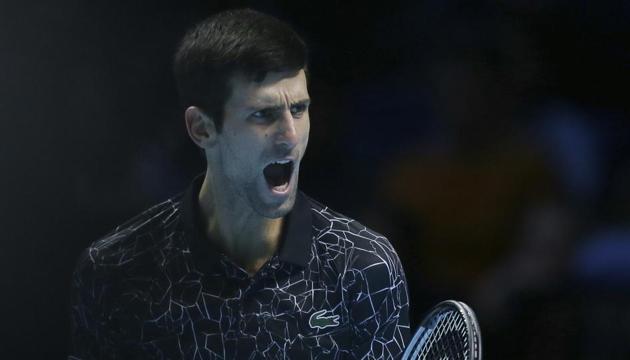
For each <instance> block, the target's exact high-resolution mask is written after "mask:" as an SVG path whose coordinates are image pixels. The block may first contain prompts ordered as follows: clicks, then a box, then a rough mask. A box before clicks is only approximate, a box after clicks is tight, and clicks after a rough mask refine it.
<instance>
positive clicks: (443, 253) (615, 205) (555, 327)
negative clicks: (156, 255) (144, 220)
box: [0, 0, 630, 360]
mask: <svg viewBox="0 0 630 360" xmlns="http://www.w3.org/2000/svg"><path fill="white" fill-rule="evenodd" d="M242 6H251V7H254V8H256V9H259V10H263V11H266V12H268V13H271V14H273V15H276V16H278V17H280V18H282V19H284V20H286V21H288V22H289V23H291V24H292V25H293V26H294V27H295V28H296V29H297V30H298V31H299V32H300V33H301V34H302V35H303V36H304V37H305V38H306V39H307V41H308V43H309V44H310V47H311V57H310V58H311V64H312V65H311V74H312V77H311V79H312V81H311V83H310V93H311V96H312V98H313V105H312V110H311V128H312V130H311V140H310V145H309V149H310V150H309V152H307V155H306V158H305V162H304V165H303V170H302V176H301V179H300V180H301V187H302V189H303V190H305V191H306V192H307V193H309V194H310V195H311V196H313V197H314V198H316V199H318V200H320V201H322V202H324V203H326V204H328V205H330V206H331V207H332V208H334V209H336V210H338V211H340V212H342V213H345V214H347V215H349V216H351V217H354V218H357V219H359V220H360V221H361V222H363V223H364V224H367V225H368V226H370V227H372V228H373V229H375V230H377V231H379V232H381V233H384V234H385V235H387V236H388V238H389V239H390V240H391V241H392V243H393V244H394V246H395V247H396V249H397V251H398V253H399V254H400V256H401V258H402V260H403V263H404V266H405V269H406V272H407V277H408V280H409V290H410V293H411V301H412V302H411V303H412V324H413V325H414V327H415V325H417V323H418V322H419V321H420V320H421V318H422V316H423V313H424V312H425V311H427V310H428V309H429V308H430V307H431V305H432V304H434V303H436V302H438V301H440V300H444V299H447V298H457V299H461V300H464V301H466V302H468V303H469V304H471V305H472V307H473V308H474V309H475V310H476V311H477V314H478V317H479V319H480V321H481V326H482V331H483V334H484V350H485V355H486V358H487V359H609V360H610V359H630V221H629V220H630V187H629V185H630V124H629V122H628V121H629V118H630V101H628V100H629V96H628V93H629V91H628V84H629V83H630V81H629V80H630V78H629V76H628V75H629V66H630V65H629V64H630V56H629V53H630V47H629V46H628V44H629V43H630V42H629V41H628V39H629V35H630V28H629V23H630V21H629V20H630V6H629V4H628V2H624V1H597V2H596V1H584V0H580V1H559V0H548V1H524V0H511V1H496V2H495V1H474V2H473V1H462V2H455V1H435V0H429V1H387V2H375V3H373V4H370V3H368V2H367V1H318V2H308V3H307V2H304V3H299V4H298V2H290V1H286V2H280V1H271V0H261V1H249V2H248V1H214V2H211V1H203V2H202V1H179V2H175V1H172V2H167V1H157V2H143V3H141V2H134V1H126V2H123V1H89V2H88V1H71V0H61V1H54V2H52V1H48V2H45V1H36V2H17V1H16V2H7V1H2V2H0V134H1V135H0V136H1V138H0V165H1V167H0V169H1V171H2V174H1V176H0V189H2V193H1V197H0V199H1V200H2V201H1V202H0V211H1V212H0V219H1V220H0V221H1V223H0V225H1V227H2V236H1V237H0V267H1V268H0V274H1V276H0V281H1V283H0V291H1V292H2V296H0V299H1V300H0V309H1V310H0V311H1V314H0V315H1V319H2V324H1V325H0V331H1V333H0V358H2V359H58V358H64V357H65V355H66V351H67V343H68V334H69V321H68V307H69V304H68V293H69V286H70V276H71V273H72V269H73V266H74V263H75V261H76V258H77V256H78V254H79V253H80V252H81V250H82V249H83V248H85V247H86V246H88V245H89V244H90V243H91V242H92V241H94V240H96V239H97V238H99V237H100V236H102V235H103V234H105V233H106V232H108V231H109V230H110V229H112V228H113V227H114V226H115V225H116V224H119V223H121V222H123V221H124V220H126V219H127V218H129V217H131V216H133V215H134V214H136V213H139V212H140V211H142V210H144V209H145V208H147V207H148V206H150V205H152V204H154V203H157V202H160V201H162V200H164V199H165V198H167V197H169V196H171V195H174V194H176V193H178V192H180V191H182V190H183V189H184V188H185V187H186V186H187V185H188V183H189V181H190V180H191V178H192V177H193V176H194V175H196V174H197V173H199V172H201V171H203V169H204V164H203V162H202V159H201V157H200V156H199V154H198V152H197V151H196V149H195V147H194V146H193V145H192V143H191V142H190V141H189V140H188V138H187V136H186V134H185V130H184V126H183V119H182V111H181V109H180V108H179V105H178V101H177V94H176V91H175V86H174V80H173V78H172V75H171V59H172V54H173V51H174V49H175V47H176V43H177V41H178V39H179V38H180V37H181V36H182V35H183V33H184V31H185V29H186V28H188V27H189V26H190V25H192V24H194V23H195V22H197V21H199V20H201V19H202V18H204V17H206V16H207V15H209V14H211V13H213V12H215V11H218V10H221V9H225V8H229V7H242Z"/></svg>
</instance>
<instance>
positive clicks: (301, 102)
mask: <svg viewBox="0 0 630 360" xmlns="http://www.w3.org/2000/svg"><path fill="white" fill-rule="evenodd" d="M310 103H311V99H302V100H298V101H295V102H292V103H290V104H289V107H293V106H296V105H304V106H309V105H310ZM283 108H284V105H274V104H269V105H261V106H248V107H247V110H249V111H253V110H258V111H260V110H270V111H279V110H282V109H283Z"/></svg>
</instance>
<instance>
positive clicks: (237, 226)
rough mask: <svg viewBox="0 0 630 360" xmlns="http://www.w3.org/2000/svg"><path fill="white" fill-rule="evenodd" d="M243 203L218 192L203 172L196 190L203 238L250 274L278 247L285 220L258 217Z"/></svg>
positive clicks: (210, 178) (209, 177)
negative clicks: (201, 181) (198, 189)
mask: <svg viewBox="0 0 630 360" xmlns="http://www.w3.org/2000/svg"><path fill="white" fill-rule="evenodd" d="M230 195H232V196H230ZM243 200H244V199H242V198H241V197H239V196H234V194H233V192H231V191H220V189H219V184H217V181H216V180H215V179H214V178H213V176H212V174H211V173H210V171H209V170H208V171H206V177H205V179H204V181H203V184H202V185H201V189H200V191H199V209H200V212H201V218H202V223H203V226H204V230H205V231H204V232H205V234H206V237H207V239H209V241H211V242H212V243H213V244H214V245H216V246H217V247H218V248H219V249H221V250H222V251H223V252H224V253H225V254H226V255H228V256H229V257H230V258H231V259H232V260H233V261H234V262H236V264H238V265H239V266H241V267H242V268H243V269H245V270H246V271H247V272H248V273H249V274H250V275H253V274H255V273H256V272H257V271H258V270H259V269H260V268H261V267H262V266H263V265H264V264H265V263H266V262H267V260H269V259H270V258H271V257H272V256H273V254H274V253H275V251H276V249H277V248H278V243H279V240H280V235H281V231H282V224H283V222H284V218H282V217H281V218H277V219H269V218H265V217H263V216H260V215H259V214H258V213H256V212H255V211H254V210H253V209H252V208H251V207H250V206H248V204H246V203H245V202H244V201H243Z"/></svg>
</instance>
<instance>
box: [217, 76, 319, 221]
mask: <svg viewBox="0 0 630 360" xmlns="http://www.w3.org/2000/svg"><path fill="white" fill-rule="evenodd" d="M231 85H232V94H231V96H230V98H229V99H228V100H227V102H226V104H225V111H224V119H223V130H222V132H221V133H220V134H219V135H218V137H217V139H218V141H217V151H218V153H217V155H218V156H217V157H216V160H217V161H216V163H215V164H211V171H212V172H214V173H215V174H216V176H217V177H219V178H220V179H221V191H226V192H231V194H226V195H228V197H227V198H228V199H229V198H234V199H235V200H236V201H237V202H238V203H239V204H245V205H246V206H249V207H251V209H253V210H254V211H255V212H256V213H258V214H259V215H261V216H264V217H267V218H278V217H282V216H284V215H286V214H287V213H288V212H289V211H291V209H292V208H293V204H294V202H295V195H296V192H297V185H298V174H299V168H300V161H301V160H302V157H303V156H304V152H305V151H306V146H307V144H308V133H309V129H310V121H309V115H308V106H309V103H310V100H309V96H308V91H307V87H306V76H305V73H304V71H303V70H300V71H299V72H297V73H295V72H291V73H287V72H282V73H268V74H267V76H266V77H265V79H264V80H263V81H262V82H261V83H257V82H254V81H249V80H248V79H246V78H244V77H242V76H235V77H234V78H233V79H232V82H231ZM235 205H236V204H235Z"/></svg>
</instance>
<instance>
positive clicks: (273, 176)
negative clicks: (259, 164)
mask: <svg viewBox="0 0 630 360" xmlns="http://www.w3.org/2000/svg"><path fill="white" fill-rule="evenodd" d="M263 174H265V179H267V182H268V183H269V184H270V185H271V186H273V187H276V186H280V185H283V184H285V183H286V182H287V181H286V177H285V176H284V168H283V166H282V165H280V164H269V165H267V166H266V167H265V169H264V170H263Z"/></svg>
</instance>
